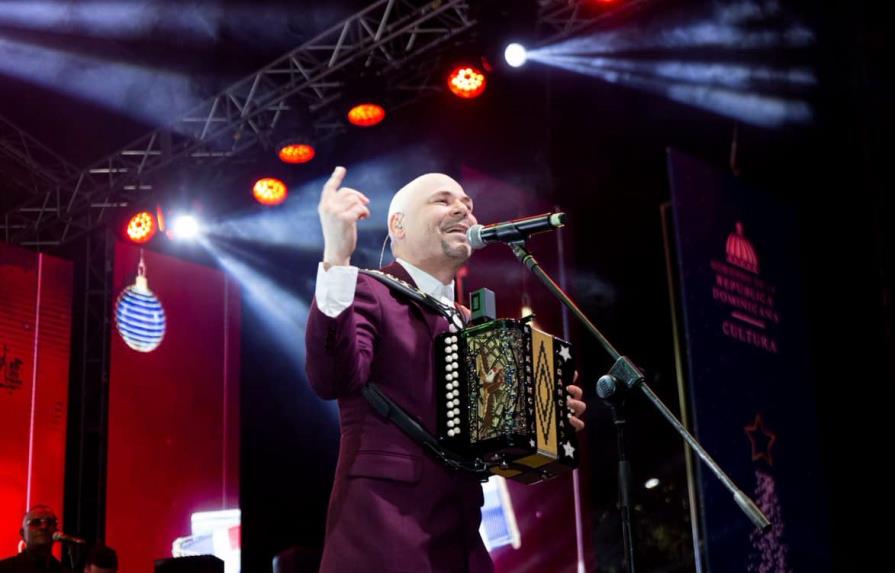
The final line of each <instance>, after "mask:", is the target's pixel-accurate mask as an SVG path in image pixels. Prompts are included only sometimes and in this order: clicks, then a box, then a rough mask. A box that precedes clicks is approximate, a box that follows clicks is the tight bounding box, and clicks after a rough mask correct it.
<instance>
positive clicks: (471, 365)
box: [435, 319, 578, 483]
mask: <svg viewBox="0 0 895 573" xmlns="http://www.w3.org/2000/svg"><path fill="white" fill-rule="evenodd" d="M435 348H436V354H437V356H436V362H437V364H438V376H439V384H440V389H439V391H438V440H439V442H441V444H442V445H443V446H444V447H446V448H448V449H449V450H451V451H453V452H455V453H457V454H459V455H461V456H464V457H468V458H470V459H474V458H478V459H481V460H483V461H484V462H485V463H486V464H487V465H488V467H489V471H490V472H491V473H493V474H497V475H501V476H503V477H505V478H508V479H513V480H516V481H520V482H523V483H536V482H539V481H543V480H545V479H549V478H551V477H554V476H556V475H558V474H560V473H563V472H566V471H568V470H571V469H573V468H575V467H577V465H578V443H577V441H576V437H575V429H574V428H573V427H572V425H571V424H570V423H569V421H568V417H567V415H568V413H569V409H568V406H567V404H566V399H567V395H568V392H567V391H566V386H568V385H569V384H571V383H572V379H573V376H574V370H575V369H574V366H573V363H572V354H571V351H572V347H571V345H570V344H569V343H568V342H566V341H564V340H562V339H559V338H556V337H554V336H551V335H549V334H547V333H544V332H541V331H540V330H538V329H536V328H534V327H532V326H531V325H530V324H529V321H528V320H525V319H523V320H514V319H501V320H492V321H489V322H486V323H484V324H480V325H478V326H473V327H470V328H467V329H464V330H462V331H460V332H456V333H445V334H442V335H440V336H439V337H438V338H437V340H436V345H435Z"/></svg>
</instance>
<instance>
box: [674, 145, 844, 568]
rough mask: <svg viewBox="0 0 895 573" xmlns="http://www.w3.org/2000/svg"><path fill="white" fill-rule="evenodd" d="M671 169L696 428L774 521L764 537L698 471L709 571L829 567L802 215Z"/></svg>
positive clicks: (688, 164) (714, 175)
mask: <svg viewBox="0 0 895 573" xmlns="http://www.w3.org/2000/svg"><path fill="white" fill-rule="evenodd" d="M668 162H669V172H670V180H671V195H672V207H673V214H674V233H675V239H676V250H677V263H678V269H677V270H678V275H679V276H678V279H679V280H678V288H679V296H680V299H681V301H682V305H681V308H682V314H683V317H682V318H683V321H682V326H683V336H684V348H685V349H686V353H687V354H686V360H687V383H688V384H687V389H688V391H689V405H690V421H691V429H692V430H693V431H694V433H695V435H696V438H697V439H698V440H699V441H700V442H701V443H702V444H703V446H704V447H705V448H706V450H708V452H709V453H710V454H711V455H712V456H713V457H714V458H715V460H716V461H717V462H718V463H719V464H720V465H721V467H722V468H723V469H724V470H725V471H726V472H727V473H728V474H729V475H730V476H731V478H732V479H733V481H734V482H735V483H736V484H737V485H738V486H739V487H740V489H742V490H743V492H745V493H746V494H747V495H748V496H750V497H751V498H752V499H753V500H754V501H755V502H756V503H757V504H758V506H759V507H760V508H761V509H762V510H763V511H764V513H765V515H767V516H768V518H769V519H770V520H771V522H772V527H771V529H770V530H769V531H768V532H766V533H764V534H761V533H758V532H757V531H756V530H755V528H754V526H753V525H752V523H751V522H750V521H749V520H748V519H747V518H746V516H745V515H744V514H743V513H742V512H741V511H740V509H739V508H738V506H737V505H736V504H735V503H734V501H733V499H732V497H731V495H730V493H729V492H728V490H727V489H726V488H724V487H723V485H722V484H721V483H720V482H719V481H718V479H717V478H716V477H715V476H714V474H712V473H710V472H709V471H707V469H706V467H705V465H704V464H702V463H701V462H698V466H697V478H698V491H699V493H700V499H699V506H700V518H701V529H702V532H703V535H704V540H703V541H704V547H705V553H704V557H705V564H706V565H707V567H706V570H707V571H712V572H716V573H718V572H720V573H729V572H738V571H748V572H753V571H754V572H761V573H784V572H790V571H795V572H799V571H805V572H811V573H818V572H823V571H830V570H831V565H830V545H829V516H828V510H827V507H826V502H825V498H824V489H825V485H824V476H823V475H822V471H821V464H820V449H821V448H820V439H821V437H820V434H819V429H818V428H819V427H818V421H817V415H816V404H815V399H814V377H813V376H812V372H811V369H810V364H809V360H808V352H809V345H808V340H807V323H806V315H805V309H804V308H803V307H802V300H803V298H804V297H805V293H804V289H805V288H808V287H809V286H810V285H806V284H804V283H803V282H802V279H801V274H800V264H801V262H800V254H799V248H800V247H799V240H800V233H799V222H798V219H797V216H796V212H795V210H794V209H792V208H791V207H790V206H788V205H786V204H785V203H783V202H781V201H780V200H779V199H776V198H774V197H772V196H771V195H770V194H768V193H766V192H763V191H762V190H761V189H757V188H754V187H750V186H747V185H745V184H743V183H742V182H741V181H740V180H738V179H736V178H734V177H733V176H732V175H729V174H727V173H724V172H721V171H715V170H713V169H711V168H708V167H706V166H705V165H704V164H702V163H700V162H698V161H696V160H694V159H692V158H689V157H686V156H683V155H681V154H679V153H676V152H670V153H669V160H668ZM831 303H832V301H831Z"/></svg>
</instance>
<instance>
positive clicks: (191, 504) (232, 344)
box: [106, 243, 240, 573]
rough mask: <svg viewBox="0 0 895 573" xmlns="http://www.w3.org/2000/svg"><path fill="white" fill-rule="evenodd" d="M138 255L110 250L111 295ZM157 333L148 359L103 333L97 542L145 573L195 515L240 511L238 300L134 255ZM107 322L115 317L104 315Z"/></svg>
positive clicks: (228, 285)
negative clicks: (105, 431)
mask: <svg viewBox="0 0 895 573" xmlns="http://www.w3.org/2000/svg"><path fill="white" fill-rule="evenodd" d="M140 252H141V251H140V249H139V248H136V247H133V246H131V245H129V244H125V243H119V244H118V245H117V246H116V248H115V270H114V294H115V296H116V297H117V296H118V293H120V292H121V290H122V289H124V288H126V287H127V286H128V285H132V284H133V283H134V280H135V276H136V273H137V265H138V263H139V260H140ZM143 257H144V260H145V263H146V277H147V279H148V285H149V289H150V290H151V291H153V293H154V294H155V295H156V297H157V298H158V299H159V301H160V302H161V304H162V306H163V308H164V310H165V315H166V323H167V324H166V332H165V335H164V339H163V340H162V342H161V344H160V345H159V346H158V347H157V348H156V349H155V350H153V351H152V352H148V353H143V352H136V351H134V350H132V349H131V348H130V347H128V346H127V345H126V344H125V342H124V340H123V339H122V337H121V336H120V335H119V333H118V331H117V329H116V330H114V331H113V333H112V342H111V377H110V386H109V451H108V474H107V475H108V483H107V498H106V542H107V543H108V544H109V545H110V546H112V547H114V548H115V549H116V550H117V551H118V554H119V560H120V562H121V570H122V571H129V572H137V573H139V572H150V571H152V568H153V562H154V560H155V559H159V558H163V557H170V556H171V543H172V542H173V541H174V539H175V538H177V537H181V536H185V535H189V534H190V515H191V514H192V513H194V512H196V511H214V510H221V509H236V508H238V507H239V497H238V492H239V483H238V479H239V418H238V417H239V403H238V399H239V315H240V302H239V300H240V299H239V293H238V290H237V288H236V285H235V283H232V282H230V281H229V280H228V279H227V276H226V275H225V274H224V273H222V272H220V271H217V270H214V269H211V268H207V267H204V266H201V265H196V264H193V263H189V262H186V261H182V260H179V259H176V258H173V257H168V256H165V255H162V254H159V253H154V252H152V251H148V250H145V251H143ZM113 312H114V309H113Z"/></svg>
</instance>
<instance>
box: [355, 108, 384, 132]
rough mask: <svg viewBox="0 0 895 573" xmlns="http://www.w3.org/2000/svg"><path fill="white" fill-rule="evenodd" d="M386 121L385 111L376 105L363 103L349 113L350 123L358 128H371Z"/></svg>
mask: <svg viewBox="0 0 895 573" xmlns="http://www.w3.org/2000/svg"><path fill="white" fill-rule="evenodd" d="M383 119H385V109H383V107H382V106H381V105H376V104H375V103H362V104H358V105H356V106H354V107H353V108H351V109H350V110H349V111H348V121H349V122H351V123H352V124H353V125H356V126H358V127H370V126H373V125H376V124H377V123H380V122H381V121H382V120H383Z"/></svg>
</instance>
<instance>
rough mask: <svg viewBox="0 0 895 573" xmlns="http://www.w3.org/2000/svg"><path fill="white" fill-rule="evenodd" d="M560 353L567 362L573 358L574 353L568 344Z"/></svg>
mask: <svg viewBox="0 0 895 573" xmlns="http://www.w3.org/2000/svg"><path fill="white" fill-rule="evenodd" d="M559 355H560V356H562V359H563V360H565V361H566V362H568V361H569V360H571V359H572V354H571V353H570V352H569V347H568V346H563V347H562V350H560V351H559Z"/></svg>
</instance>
